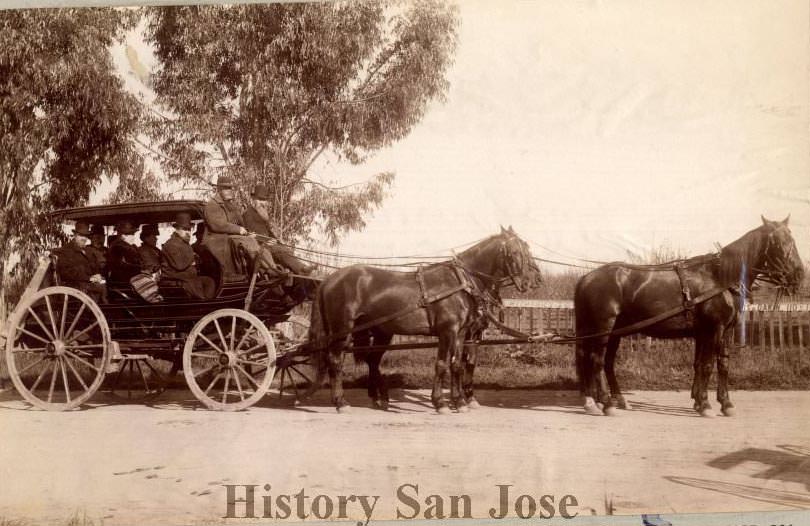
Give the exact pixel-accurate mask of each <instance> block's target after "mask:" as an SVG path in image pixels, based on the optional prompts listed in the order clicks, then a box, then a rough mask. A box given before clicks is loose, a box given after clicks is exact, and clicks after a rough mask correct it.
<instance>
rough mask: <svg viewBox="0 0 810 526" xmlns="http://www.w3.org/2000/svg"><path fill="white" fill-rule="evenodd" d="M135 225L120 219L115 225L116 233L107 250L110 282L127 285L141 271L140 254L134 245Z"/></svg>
mask: <svg viewBox="0 0 810 526" xmlns="http://www.w3.org/2000/svg"><path fill="white" fill-rule="evenodd" d="M135 230H136V229H135V225H133V224H132V222H131V221H126V220H125V221H120V222H119V223H118V224H117V225H115V231H116V232H117V233H118V235H117V236H116V237H115V239H113V240H112V241H111V242H110V247H109V249H108V250H107V269H108V271H109V275H110V282H111V283H115V284H117V285H126V286H127V287H128V286H129V280H130V279H131V278H132V277H133V276H135V275H136V274H138V273H139V272H140V271H141V256H140V254H139V253H138V247H137V246H136V245H135Z"/></svg>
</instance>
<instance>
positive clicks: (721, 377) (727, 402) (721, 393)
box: [715, 330, 735, 416]
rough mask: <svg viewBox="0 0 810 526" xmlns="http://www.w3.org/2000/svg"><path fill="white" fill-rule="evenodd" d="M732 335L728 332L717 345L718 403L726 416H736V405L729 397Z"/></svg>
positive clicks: (722, 335)
mask: <svg viewBox="0 0 810 526" xmlns="http://www.w3.org/2000/svg"><path fill="white" fill-rule="evenodd" d="M730 335H731V333H729V332H728V331H727V330H723V332H722V334H721V335H720V336H719V337H717V338H716V341H715V343H716V345H717V401H718V402H720V408H721V410H722V411H723V414H724V415H725V416H734V413H735V410H734V404H733V403H732V402H731V398H730V397H729V395H728V358H729V356H728V347H729V343H730V341H729V340H730Z"/></svg>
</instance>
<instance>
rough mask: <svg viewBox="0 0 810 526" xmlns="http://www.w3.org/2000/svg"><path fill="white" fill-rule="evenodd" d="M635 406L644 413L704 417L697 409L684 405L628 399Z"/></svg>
mask: <svg viewBox="0 0 810 526" xmlns="http://www.w3.org/2000/svg"><path fill="white" fill-rule="evenodd" d="M628 402H630V404H631V405H632V406H633V411H640V412H642V413H653V414H656V415H667V416H682V417H689V418H702V417H701V416H700V415H699V414H698V413H697V411H695V410H694V409H690V408H688V407H683V406H675V405H664V404H653V403H650V402H639V401H637V400H632V399H630V400H628Z"/></svg>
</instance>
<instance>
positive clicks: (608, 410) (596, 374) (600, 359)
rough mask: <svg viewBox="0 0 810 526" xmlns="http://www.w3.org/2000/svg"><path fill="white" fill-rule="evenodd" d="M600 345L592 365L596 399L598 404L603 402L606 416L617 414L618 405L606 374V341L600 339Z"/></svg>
mask: <svg viewBox="0 0 810 526" xmlns="http://www.w3.org/2000/svg"><path fill="white" fill-rule="evenodd" d="M600 342H601V343H600V345H599V347H598V349H597V350H596V352H595V353H594V354H593V358H592V362H591V366H592V367H593V371H592V375H593V378H594V382H595V383H596V401H597V404H598V403H601V404H602V411H603V413H604V414H605V415H606V416H616V415H617V413H616V406H615V404H614V402H613V397H612V396H611V395H610V388H609V387H608V383H607V376H606V375H605V350H606V349H605V347H606V345H607V342H606V341H601V340H600Z"/></svg>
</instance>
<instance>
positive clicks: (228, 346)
mask: <svg viewBox="0 0 810 526" xmlns="http://www.w3.org/2000/svg"><path fill="white" fill-rule="evenodd" d="M275 370H276V348H275V343H274V342H273V337H272V335H271V334H270V331H269V330H268V329H267V327H265V325H264V323H262V321H261V320H259V318H257V317H256V316H254V315H253V314H250V313H249V312H247V311H244V310H240V309H220V310H217V311H214V312H212V313H210V314H208V315H207V316H205V317H204V318H202V319H201V320H200V321H198V322H197V324H196V325H194V328H193V329H191V333H189V335H188V339H187V340H186V345H185V348H184V349H183V374H184V375H185V377H186V382H187V383H188V386H189V388H190V389H191V392H193V393H194V396H196V397H197V399H198V400H199V401H201V402H202V403H203V404H205V406H206V407H208V408H209V409H219V410H223V411H238V410H240V409H245V408H246V407H250V406H251V405H253V404H255V403H256V402H258V401H259V400H260V399H261V398H262V397H263V396H264V395H265V394H266V393H267V390H268V389H269V388H270V382H272V381H273V375H274V373H275Z"/></svg>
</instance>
